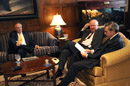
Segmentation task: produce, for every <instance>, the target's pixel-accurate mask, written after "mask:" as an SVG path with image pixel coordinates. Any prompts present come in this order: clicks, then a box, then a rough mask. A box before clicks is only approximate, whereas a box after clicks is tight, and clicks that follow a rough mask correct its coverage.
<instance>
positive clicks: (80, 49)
mask: <svg viewBox="0 0 130 86" xmlns="http://www.w3.org/2000/svg"><path fill="white" fill-rule="evenodd" d="M75 47H76V48H77V49H78V50H79V51H80V52H82V53H85V49H84V48H83V47H82V46H81V45H80V44H79V43H76V44H75Z"/></svg>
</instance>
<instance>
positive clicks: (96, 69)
mask: <svg viewBox="0 0 130 86" xmlns="http://www.w3.org/2000/svg"><path fill="white" fill-rule="evenodd" d="M86 72H87V73H89V74H91V75H93V76H98V77H99V76H103V70H102V67H99V66H96V67H94V68H93V69H88V70H86Z"/></svg>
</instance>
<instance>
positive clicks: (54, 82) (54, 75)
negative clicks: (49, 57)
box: [52, 67, 56, 86]
mask: <svg viewBox="0 0 130 86" xmlns="http://www.w3.org/2000/svg"><path fill="white" fill-rule="evenodd" d="M52 70H53V86H56V74H55V67H53V69H52Z"/></svg>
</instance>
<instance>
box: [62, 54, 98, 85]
mask: <svg viewBox="0 0 130 86" xmlns="http://www.w3.org/2000/svg"><path fill="white" fill-rule="evenodd" d="M70 63H71V65H70V67H69V69H68V73H67V74H66V76H65V78H64V79H63V80H62V81H61V83H60V86H68V84H69V83H70V82H72V81H74V79H75V77H76V76H77V74H78V72H80V71H82V70H87V69H90V68H93V67H94V65H93V63H94V64H97V65H98V64H99V60H95V59H87V58H83V57H75V56H73V57H71V60H70ZM91 64H92V65H91Z"/></svg>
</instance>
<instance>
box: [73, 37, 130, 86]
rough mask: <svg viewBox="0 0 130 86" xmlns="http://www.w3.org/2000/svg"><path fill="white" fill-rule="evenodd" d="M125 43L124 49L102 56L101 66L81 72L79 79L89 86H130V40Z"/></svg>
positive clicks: (124, 39)
mask: <svg viewBox="0 0 130 86" xmlns="http://www.w3.org/2000/svg"><path fill="white" fill-rule="evenodd" d="M78 40H79V39H77V40H74V41H75V42H76V41H78ZM104 40H105V39H104ZM123 41H124V43H125V47H124V48H122V49H120V50H117V51H114V52H110V53H107V54H104V55H102V56H101V58H100V66H96V67H94V68H93V69H89V70H86V71H81V72H79V74H78V75H77V78H78V79H79V80H80V81H82V82H83V83H84V84H86V85H87V86H130V40H129V39H127V38H125V37H123Z"/></svg>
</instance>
